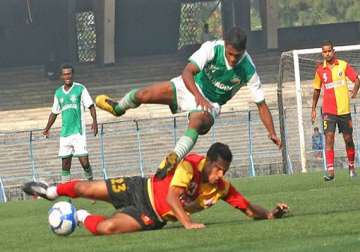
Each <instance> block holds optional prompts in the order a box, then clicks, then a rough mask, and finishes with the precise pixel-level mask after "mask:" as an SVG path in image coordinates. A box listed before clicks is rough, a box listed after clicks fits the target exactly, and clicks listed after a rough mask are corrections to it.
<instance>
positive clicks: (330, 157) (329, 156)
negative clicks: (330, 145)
mask: <svg viewBox="0 0 360 252" xmlns="http://www.w3.org/2000/svg"><path fill="white" fill-rule="evenodd" d="M325 156H326V164H327V167H326V168H327V171H328V172H330V173H334V150H326V151H325Z"/></svg>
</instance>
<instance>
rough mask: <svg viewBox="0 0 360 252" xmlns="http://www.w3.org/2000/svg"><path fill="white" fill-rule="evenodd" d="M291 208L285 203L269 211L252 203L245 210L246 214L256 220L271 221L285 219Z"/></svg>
mask: <svg viewBox="0 0 360 252" xmlns="http://www.w3.org/2000/svg"><path fill="white" fill-rule="evenodd" d="M288 211H289V207H288V205H287V204H285V203H278V204H277V205H276V207H275V208H274V209H273V210H271V211H269V210H267V209H265V208H263V207H261V206H259V205H255V204H252V203H250V204H249V206H248V207H247V208H246V209H245V211H244V213H245V214H246V215H247V216H249V217H252V218H254V219H256V220H269V219H277V218H281V217H283V215H284V214H286V213H288Z"/></svg>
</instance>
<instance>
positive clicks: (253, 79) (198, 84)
mask: <svg viewBox="0 0 360 252" xmlns="http://www.w3.org/2000/svg"><path fill="white" fill-rule="evenodd" d="M245 85H247V86H248V87H249V89H250V91H251V94H252V97H253V101H254V102H255V103H256V104H257V107H258V110H259V115H260V118H261V120H262V122H263V124H264V126H265V128H266V129H267V131H268V136H269V139H270V140H271V141H273V142H274V143H275V144H276V145H277V146H278V147H279V148H280V147H281V141H280V139H279V138H278V137H277V136H276V132H275V129H274V124H273V120H272V116H271V113H270V111H269V108H268V106H267V104H266V102H265V97H264V92H263V90H262V88H261V82H260V79H259V76H258V74H257V73H256V69H255V65H254V63H253V61H252V59H251V57H250V55H249V54H248V53H247V52H246V34H245V32H244V31H243V30H242V29H240V28H238V27H234V28H232V29H231V30H230V31H229V32H228V33H227V34H226V36H225V40H217V41H208V42H205V43H204V44H203V45H202V46H201V48H200V49H199V50H197V51H196V52H195V53H194V54H193V55H192V56H191V57H190V58H189V63H188V64H187V65H186V67H185V69H184V70H183V73H182V75H180V76H178V77H176V78H174V79H172V80H171V81H166V82H161V83H155V84H153V85H151V86H148V87H145V88H141V89H133V90H131V91H130V92H129V93H127V94H126V95H125V97H124V98H122V99H121V100H120V101H118V102H116V101H113V100H112V99H110V97H108V96H106V95H100V96H98V97H96V105H97V106H98V107H99V108H101V109H103V110H106V111H108V112H110V113H112V114H113V115H115V116H121V115H123V114H124V113H125V112H126V110H128V109H130V108H136V107H138V106H140V104H145V103H153V104H165V105H168V106H169V107H170V110H171V112H172V113H178V112H188V113H189V114H188V119H189V123H188V128H187V129H186V130H185V132H184V135H183V136H182V137H181V138H180V139H179V141H178V142H177V143H176V146H175V149H174V150H173V152H171V153H169V154H168V155H167V157H166V158H165V159H164V161H163V162H162V163H161V164H160V166H159V169H158V173H157V175H158V176H160V177H164V176H165V175H166V172H167V170H169V169H171V168H173V167H174V166H175V164H176V163H177V162H179V161H180V160H181V159H183V157H185V155H186V154H187V153H189V152H190V150H191V149H192V148H193V146H194V145H195V143H196V141H197V138H198V136H199V135H205V134H206V133H207V132H208V131H209V130H210V128H211V127H212V125H213V124H214V120H215V118H216V117H217V116H218V115H219V114H220V108H221V105H224V104H225V103H226V102H227V101H228V100H230V99H231V98H232V97H233V96H234V95H235V94H236V92H237V91H238V90H239V89H240V88H241V87H243V86H245ZM239 130H240V129H239Z"/></svg>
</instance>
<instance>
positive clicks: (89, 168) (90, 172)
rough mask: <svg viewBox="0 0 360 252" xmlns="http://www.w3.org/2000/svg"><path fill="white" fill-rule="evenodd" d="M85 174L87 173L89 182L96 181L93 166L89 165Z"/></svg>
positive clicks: (86, 176)
mask: <svg viewBox="0 0 360 252" xmlns="http://www.w3.org/2000/svg"><path fill="white" fill-rule="evenodd" d="M84 172H85V178H86V179H87V180H93V179H94V178H93V172H92V168H91V165H89V166H88V167H85V168H84Z"/></svg>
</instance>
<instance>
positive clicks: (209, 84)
mask: <svg viewBox="0 0 360 252" xmlns="http://www.w3.org/2000/svg"><path fill="white" fill-rule="evenodd" d="M189 61H190V62H191V63H193V64H195V65H196V66H197V67H198V68H199V70H200V72H199V73H198V74H197V75H196V76H195V82H196V84H197V86H198V87H199V88H200V89H201V91H202V93H203V94H204V96H205V97H206V98H207V99H209V100H210V101H212V102H216V103H218V104H220V105H223V104H225V103H226V102H227V101H228V100H230V99H231V98H232V97H233V96H234V95H235V94H236V92H237V91H239V89H240V88H241V87H242V86H245V85H247V86H248V87H249V89H250V91H251V94H252V97H253V100H254V101H255V102H256V103H259V102H262V101H263V100H264V99H265V98H264V92H263V90H262V89H261V82H260V79H259V76H258V74H257V73H256V69H255V65H254V63H253V62H252V59H251V57H250V55H249V54H248V53H247V52H246V51H245V52H244V55H243V56H242V57H241V58H240V60H239V62H238V63H237V64H236V65H235V67H231V66H230V65H229V63H228V61H227V59H226V57H225V46H224V41H223V40H216V41H208V42H205V43H204V44H202V46H201V47H200V49H199V50H197V51H196V52H195V53H194V54H193V55H191V56H190V58H189Z"/></svg>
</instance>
